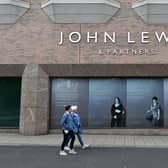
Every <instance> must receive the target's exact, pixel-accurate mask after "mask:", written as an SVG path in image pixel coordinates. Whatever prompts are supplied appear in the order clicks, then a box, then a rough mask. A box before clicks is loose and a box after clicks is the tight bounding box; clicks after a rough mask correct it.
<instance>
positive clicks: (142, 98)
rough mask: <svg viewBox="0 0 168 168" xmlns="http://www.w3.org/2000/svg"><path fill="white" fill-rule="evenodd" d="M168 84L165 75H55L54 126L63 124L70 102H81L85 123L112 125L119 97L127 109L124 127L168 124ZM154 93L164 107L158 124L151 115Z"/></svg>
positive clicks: (104, 126)
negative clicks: (124, 76)
mask: <svg viewBox="0 0 168 168" xmlns="http://www.w3.org/2000/svg"><path fill="white" fill-rule="evenodd" d="M167 88H168V80H167V79H163V78H83V79H81V78H55V79H52V81H51V116H50V118H51V120H50V127H51V128H59V127H60V118H61V116H62V114H63V111H64V108H63V106H64V105H67V104H70V105H78V106H79V113H80V115H81V119H82V123H83V125H84V126H85V127H87V128H111V125H110V124H111V119H112V117H114V116H112V114H111V107H112V105H113V104H114V99H115V98H116V97H119V98H120V101H121V103H122V105H123V107H124V110H125V113H124V115H123V116H122V120H121V122H122V124H121V127H124V128H153V127H155V128H156V127H157V128H158V127H159V128H161V127H167V126H168V125H167V123H168V115H167V111H168V104H167V102H168V89H167ZM154 97H157V99H158V106H159V109H160V112H159V113H158V114H159V115H158V120H159V121H158V122H157V124H155V125H154V122H153V121H154V120H153V121H150V120H149V119H148V118H147V116H148V115H147V111H150V110H151V105H152V99H153V98H154ZM153 113H154V112H153ZM156 113H157V112H156ZM153 115H154V114H153ZM115 127H117V126H115Z"/></svg>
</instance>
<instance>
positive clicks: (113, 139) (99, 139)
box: [0, 133, 168, 148]
mask: <svg viewBox="0 0 168 168" xmlns="http://www.w3.org/2000/svg"><path fill="white" fill-rule="evenodd" d="M83 139H84V141H85V142H86V143H88V144H90V145H91V147H137V148H140V147H143V148H168V136H142V135H139V136H133V135H96V134H94V135H90V134H84V135H83ZM61 141H62V135H61V134H49V135H44V136H22V135H19V134H17V133H0V145H1V146H3V145H7V146H22V145H42V146H60V144H61ZM75 145H76V146H79V143H78V141H76V143H75Z"/></svg>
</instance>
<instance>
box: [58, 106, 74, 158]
mask: <svg viewBox="0 0 168 168" xmlns="http://www.w3.org/2000/svg"><path fill="white" fill-rule="evenodd" d="M64 108H65V112H64V114H63V116H62V118H61V125H62V132H63V142H62V145H61V151H60V155H61V156H66V155H68V154H67V153H66V152H65V151H64V148H65V146H66V144H67V142H68V139H69V138H70V141H71V142H70V150H69V154H77V152H76V151H75V150H74V142H75V135H74V123H73V118H72V115H71V106H70V105H67V106H65V107H64Z"/></svg>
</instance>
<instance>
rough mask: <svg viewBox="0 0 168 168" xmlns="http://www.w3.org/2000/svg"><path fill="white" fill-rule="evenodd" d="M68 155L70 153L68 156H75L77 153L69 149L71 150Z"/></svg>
mask: <svg viewBox="0 0 168 168" xmlns="http://www.w3.org/2000/svg"><path fill="white" fill-rule="evenodd" d="M69 153H70V154H73V155H76V154H77V152H76V151H75V150H74V149H71V150H70V151H69Z"/></svg>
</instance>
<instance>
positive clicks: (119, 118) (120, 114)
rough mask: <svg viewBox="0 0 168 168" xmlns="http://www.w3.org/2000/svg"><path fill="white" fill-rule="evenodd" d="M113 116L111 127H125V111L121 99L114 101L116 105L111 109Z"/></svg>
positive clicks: (117, 98)
mask: <svg viewBox="0 0 168 168" xmlns="http://www.w3.org/2000/svg"><path fill="white" fill-rule="evenodd" d="M111 116H112V118H111V127H114V126H117V127H122V126H124V125H125V123H124V122H125V121H124V120H125V110H124V106H123V105H122V104H121V101H120V98H119V97H116V98H115V99H114V104H113V105H112V107H111Z"/></svg>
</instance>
